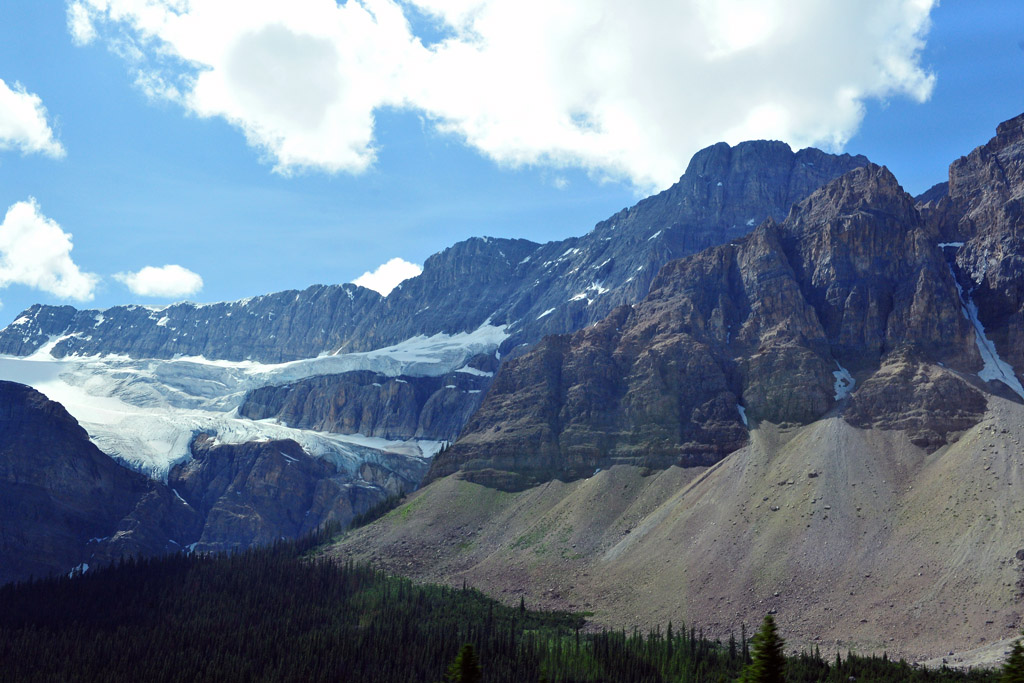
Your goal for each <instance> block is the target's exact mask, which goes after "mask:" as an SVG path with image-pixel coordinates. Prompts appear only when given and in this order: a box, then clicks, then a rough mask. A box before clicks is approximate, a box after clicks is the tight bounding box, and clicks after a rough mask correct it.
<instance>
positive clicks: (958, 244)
mask: <svg viewBox="0 0 1024 683" xmlns="http://www.w3.org/2000/svg"><path fill="white" fill-rule="evenodd" d="M962 246H964V243H963V242H939V249H946V248H956V249H959V248H960V247H962Z"/></svg>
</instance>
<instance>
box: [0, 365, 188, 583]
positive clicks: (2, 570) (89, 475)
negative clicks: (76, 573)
mask: <svg viewBox="0 0 1024 683" xmlns="http://www.w3.org/2000/svg"><path fill="white" fill-rule="evenodd" d="M197 531H198V528H197V526H196V525H195V520H194V519H193V518H192V516H191V515H190V513H189V511H188V510H186V509H185V506H184V505H182V504H181V503H180V502H177V501H175V500H173V498H172V497H170V495H169V492H168V491H167V490H166V488H165V487H162V485H160V484H158V483H156V482H152V481H150V480H149V479H147V478H146V477H144V476H142V475H141V474H138V473H136V472H132V471H130V470H127V469H125V468H124V467H122V466H121V465H119V464H117V463H116V462H114V460H112V459H111V458H110V457H108V456H107V455H105V454H104V453H102V452H101V451H100V450H99V449H98V448H96V446H94V445H93V444H92V443H90V441H89V437H88V435H87V434H86V433H85V430H84V429H82V428H81V427H80V426H79V425H78V423H77V422H76V421H75V420H74V418H72V417H71V416H70V415H68V413H67V411H66V410H64V408H63V407H62V406H61V405H60V404H59V403H54V402H53V401H50V400H49V399H47V398H46V397H45V396H43V395H42V394H40V393H39V392H37V391H35V390H34V389H31V388H29V387H26V386H24V385H21V384H15V383H13V382H2V381H0V584H2V583H6V582H8V581H13V580H17V579H25V578H28V577H29V576H32V575H35V576H44V575H47V574H50V573H51V572H54V571H68V570H70V569H71V568H72V567H75V566H77V565H80V564H82V563H94V564H95V563H96V562H97V561H104V560H109V559H113V558H116V557H120V556H123V555H126V554H134V553H135V552H140V553H143V554H156V553H160V552H170V551H171V550H172V549H173V548H174V547H175V546H174V544H173V543H171V542H170V541H171V539H173V538H176V539H178V540H179V541H180V542H189V535H190V534H191V533H196V532H197Z"/></svg>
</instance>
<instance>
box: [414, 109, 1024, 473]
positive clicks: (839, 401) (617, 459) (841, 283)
mask: <svg viewBox="0 0 1024 683" xmlns="http://www.w3.org/2000/svg"><path fill="white" fill-rule="evenodd" d="M1022 122H1024V119H1022V118H1017V119H1014V120H1012V121H1008V122H1006V123H1004V124H1002V125H1000V126H999V130H998V134H997V137H996V138H994V139H993V140H992V141H991V142H989V143H988V144H987V145H985V146H984V147H980V148H978V149H977V150H975V151H974V152H973V153H972V154H971V155H970V156H968V157H965V158H962V159H960V160H959V161H957V162H955V163H954V164H953V165H952V166H951V167H950V181H949V191H948V196H944V197H942V198H941V199H939V200H938V201H937V202H936V201H934V200H933V201H931V202H929V203H926V204H918V205H915V201H914V199H913V198H911V197H910V196H909V195H907V194H906V193H905V192H904V191H903V190H902V188H901V187H900V186H899V184H898V183H897V181H896V179H895V178H894V177H893V176H892V174H891V173H889V171H888V170H887V169H885V168H884V167H878V166H875V165H871V164H869V165H867V166H865V167H864V168H861V169H857V170H854V171H851V172H849V173H847V174H846V175H844V176H843V177H841V178H839V179H837V180H835V181H833V182H832V183H830V184H828V185H827V186H825V187H823V188H822V189H820V190H818V191H816V192H814V193H813V194H812V195H811V196H809V197H808V198H806V199H804V200H803V201H801V202H799V203H798V204H796V205H795V206H794V207H793V208H792V210H791V211H790V213H789V215H788V217H786V219H785V220H784V221H782V222H777V221H775V220H773V219H768V220H766V221H765V222H764V223H762V224H761V225H760V226H758V227H757V229H755V230H754V231H753V232H752V233H751V234H750V235H748V236H746V237H742V238H740V239H738V240H736V241H733V242H731V243H729V244H724V245H721V246H716V247H712V248H710V249H707V250H705V251H703V252H701V253H699V254H697V255H694V256H691V257H688V258H684V259H680V260H676V261H673V262H671V263H669V264H667V265H666V266H665V267H664V268H662V270H661V272H660V273H659V275H658V277H657V278H656V279H655V280H654V282H653V284H652V286H651V292H650V294H649V295H648V296H647V298H646V299H644V300H643V301H642V302H640V303H638V304H636V305H634V306H622V307H620V308H618V309H616V310H615V311H614V312H612V314H611V315H609V316H608V317H606V318H605V319H604V320H602V321H600V322H598V323H596V324H595V325H593V326H591V327H588V328H586V329H583V330H581V331H579V332H576V333H575V334H572V335H560V336H550V337H547V338H545V339H544V340H543V341H542V342H541V343H540V344H539V345H538V346H537V347H536V348H535V349H533V350H531V351H530V352H529V353H527V354H526V355H524V356H522V357H519V358H515V359H512V360H510V361H509V362H508V363H506V364H505V365H504V366H503V367H502V369H501V372H500V373H499V374H498V376H497V378H496V379H495V382H494V384H493V386H492V388H491V391H490V393H489V394H488V395H487V398H486V400H485V401H484V403H483V405H482V407H481V409H480V410H479V411H478V412H477V413H476V414H475V415H474V417H473V418H472V419H471V421H470V423H469V424H468V425H467V428H466V430H465V432H464V433H463V436H462V437H461V438H460V440H459V441H458V442H457V443H456V444H455V446H454V447H453V448H452V449H450V450H449V451H447V452H446V453H445V454H443V456H442V457H439V458H437V459H436V460H435V461H434V463H433V465H432V469H431V473H430V475H429V476H430V477H431V478H436V477H440V476H445V475H447V474H450V473H452V472H455V471H456V470H462V472H463V474H464V476H466V477H467V478H469V479H470V480H472V481H479V482H482V483H488V484H492V485H498V486H502V487H511V488H522V487H523V486H529V485H534V484H537V483H539V482H543V481H546V480H549V479H551V478H553V477H561V478H569V479H573V478H579V477H586V476H590V475H592V474H593V473H594V471H595V469H596V468H607V467H609V466H611V465H614V464H633V465H641V466H647V467H655V468H664V467H668V466H670V465H680V466H690V465H711V464H714V463H715V462H717V461H719V460H721V459H722V458H723V457H724V456H725V455H726V454H728V453H729V452H731V451H733V450H736V449H737V448H739V447H740V446H742V445H743V444H744V443H746V441H747V438H748V437H747V433H748V429H749V428H750V427H751V426H756V425H757V424H758V423H760V422H761V421H768V422H771V423H774V424H782V425H785V424H793V425H805V424H809V423H811V422H814V421H815V420H818V419H820V418H822V417H823V416H825V415H828V414H830V411H833V410H836V411H838V414H840V415H841V416H842V417H843V418H844V419H845V420H847V421H848V422H849V423H850V424H851V425H854V426H857V427H863V428H870V427H876V428H881V429H898V430H902V431H904V432H906V433H907V434H908V435H909V436H910V439H911V441H912V442H913V443H914V444H916V445H918V446H920V447H922V448H924V449H926V450H927V451H929V452H930V451H934V450H935V449H937V448H939V447H941V446H943V445H944V444H946V443H947V441H949V440H950V439H951V438H955V437H956V435H957V434H958V433H960V432H962V431H964V430H966V429H968V428H969V427H971V426H973V425H974V424H976V423H977V422H978V421H979V420H980V419H981V417H982V415H983V414H984V413H985V410H986V406H987V400H986V396H987V395H991V394H998V395H1002V396H1011V397H1013V398H1014V400H1020V399H1021V398H1024V390H1022V389H1021V384H1020V381H1021V377H1022V376H1021V375H1019V374H1016V373H1015V372H1014V371H1013V368H1014V367H1016V368H1024V337H1022V335H1024V317H1022V316H1024V309H1022V306H1024V244H1022V241H1021V237H1020V229H1021V227H1022V218H1021V216H1022V213H1021V207H1022V204H1021V198H1022V197H1024V175H1022V173H1024V172H1022V168H1024V133H1022ZM979 375H980V377H979ZM985 380H994V381H990V382H986V381H985ZM851 389H852V391H850V390H851Z"/></svg>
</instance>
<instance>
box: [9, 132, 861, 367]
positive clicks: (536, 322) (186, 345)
mask: <svg viewBox="0 0 1024 683" xmlns="http://www.w3.org/2000/svg"><path fill="white" fill-rule="evenodd" d="M866 163H867V159H865V158H864V157H860V156H858V157H852V156H849V155H845V154H844V155H839V156H836V155H831V154H826V153H824V152H821V151H819V150H815V149H805V150H801V151H799V152H796V153H794V152H792V151H791V150H790V149H789V147H788V146H787V145H786V144H785V143H780V142H766V141H754V142H745V143H741V144H739V145H736V146H735V147H730V146H729V145H726V144H724V143H721V144H718V145H714V146H712V147H709V148H707V149H705V150H702V151H701V152H698V153H697V154H696V155H695V156H694V158H693V160H692V161H691V162H690V165H689V168H688V169H687V172H686V173H685V174H684V175H683V176H682V177H681V178H680V180H679V182H678V183H676V184H675V185H673V186H672V187H671V188H669V189H668V190H665V191H664V192H662V193H660V194H658V195H656V196H654V197H649V198H647V199H644V200H642V201H640V202H639V203H637V204H636V205H635V206H633V207H631V208H629V209H624V210H623V211H621V212H619V213H618V214H616V215H615V216H612V217H611V218H609V219H608V220H605V221H602V222H601V223H599V224H598V225H597V226H596V227H595V228H594V230H592V231H591V232H589V233H587V234H586V235H584V236H582V237H572V238H569V239H565V240H560V241H556V242H549V243H547V244H542V245H541V244H536V243H534V242H530V241H528V240H516V239H495V238H471V239H468V240H464V241H462V242H459V243H458V244H455V245H453V246H451V247H449V248H447V249H445V250H443V251H441V252H439V253H437V254H434V255H433V256H431V257H430V258H428V259H427V261H426V262H425V263H424V268H423V273H422V274H421V275H420V276H418V277H415V278H412V279H410V280H407V281H405V282H404V283H402V285H401V287H399V288H396V289H395V290H394V291H392V292H391V294H390V295H389V296H388V297H386V298H384V297H380V296H379V295H378V294H376V293H375V292H372V291H370V290H367V289H365V288H362V287H357V286H355V285H351V284H348V285H332V286H315V287H310V288H308V289H306V290H303V291H301V292H296V291H288V292H279V293H276V294H269V295H266V296H261V297H254V298H252V299H246V300H242V301H238V302H231V303H223V304H210V305H197V304H187V303H183V304H176V305H174V306H170V307H167V308H165V309H162V310H154V309H151V308H147V307H141V306H117V307H114V308H111V309H109V310H108V311H78V310H76V309H74V308H72V307H70V306H33V307H32V308H30V309H28V310H27V311H25V312H24V313H23V314H22V315H20V316H19V317H18V319H17V320H16V322H15V324H12V325H9V326H8V327H7V328H6V329H5V330H3V331H0V353H3V354H11V355H19V356H23V355H28V354H31V353H34V352H36V351H38V350H39V349H40V348H42V347H43V346H45V345H47V344H50V343H54V345H53V347H52V349H51V350H50V353H52V354H53V355H54V356H57V357H63V356H68V355H87V356H91V355H105V354H123V355H127V356H130V357H132V358H173V357H175V356H204V357H206V358H208V359H223V360H231V361H242V360H253V361H259V362H269V363H279V362H283V361H290V360H296V359H299V358H309V357H314V356H317V355H319V354H322V353H334V352H337V351H344V352H349V351H367V350H371V349H376V348H381V347H385V346H389V345H392V344H396V343H398V342H401V341H404V340H406V339H409V338H411V337H414V336H416V335H421V334H422V335H426V336H430V335H434V334H441V333H443V334H457V333H460V332H470V331H472V330H475V329H477V328H479V327H480V326H481V325H484V324H485V323H488V322H489V323H490V324H493V325H500V326H503V327H506V328H507V331H508V333H509V338H508V339H507V340H506V342H505V343H504V345H503V346H502V350H503V351H504V352H507V351H510V350H512V349H514V348H515V347H517V346H519V345H521V344H533V343H535V342H537V341H538V340H539V339H540V338H541V337H542V336H544V335H545V334H552V333H563V332H572V331H574V330H577V329H579V328H581V327H584V326H586V325H589V324H592V323H594V322H596V321H598V320H600V319H602V318H603V317H605V316H606V315H607V314H608V313H609V312H610V311H612V310H613V309H614V308H615V307H616V306H619V305H622V304H632V303H636V302H637V301H639V300H640V299H642V298H643V297H644V296H646V294H647V292H648V290H649V287H650V283H651V281H652V280H653V278H654V276H655V275H656V274H657V272H658V270H659V269H660V268H661V266H662V265H664V264H665V263H666V262H668V261H670V260H672V259H674V258H679V257H681V256H686V255H688V254H692V253H695V252H696V251H699V250H700V249H704V248H706V247H708V246H711V245H714V244H721V243H723V242H727V241H729V240H730V239H734V238H736V237H739V236H742V235H744V234H746V233H748V232H749V231H750V230H751V229H752V228H753V227H754V226H755V225H757V224H758V223H760V222H761V221H763V220H764V219H765V218H768V217H772V218H775V219H777V220H782V219H783V218H785V216H786V213H787V212H788V211H789V208H790V206H791V205H792V204H793V203H794V202H795V201H798V200H800V199H802V198H804V197H805V196H807V195H808V194H810V193H811V192H812V191H814V190H815V189H817V188H818V187H820V186H821V185H823V184H825V183H826V182H828V181H830V180H832V179H833V178H835V177H837V176H839V175H841V174H842V173H844V172H846V171H848V170H850V169H851V168H855V167H858V166H862V165H864V164H866Z"/></svg>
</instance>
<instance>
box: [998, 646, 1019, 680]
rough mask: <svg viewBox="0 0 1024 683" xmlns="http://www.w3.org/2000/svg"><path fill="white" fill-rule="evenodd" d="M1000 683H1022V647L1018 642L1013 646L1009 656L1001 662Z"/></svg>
mask: <svg viewBox="0 0 1024 683" xmlns="http://www.w3.org/2000/svg"><path fill="white" fill-rule="evenodd" d="M999 680H1000V681H1001V683H1024V645H1021V642H1020V640H1018V641H1017V642H1015V643H1014V644H1013V649H1012V650H1011V651H1010V656H1009V657H1007V658H1006V661H1005V662H1003V675H1002V676H1001V677H1000V679H999Z"/></svg>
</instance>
